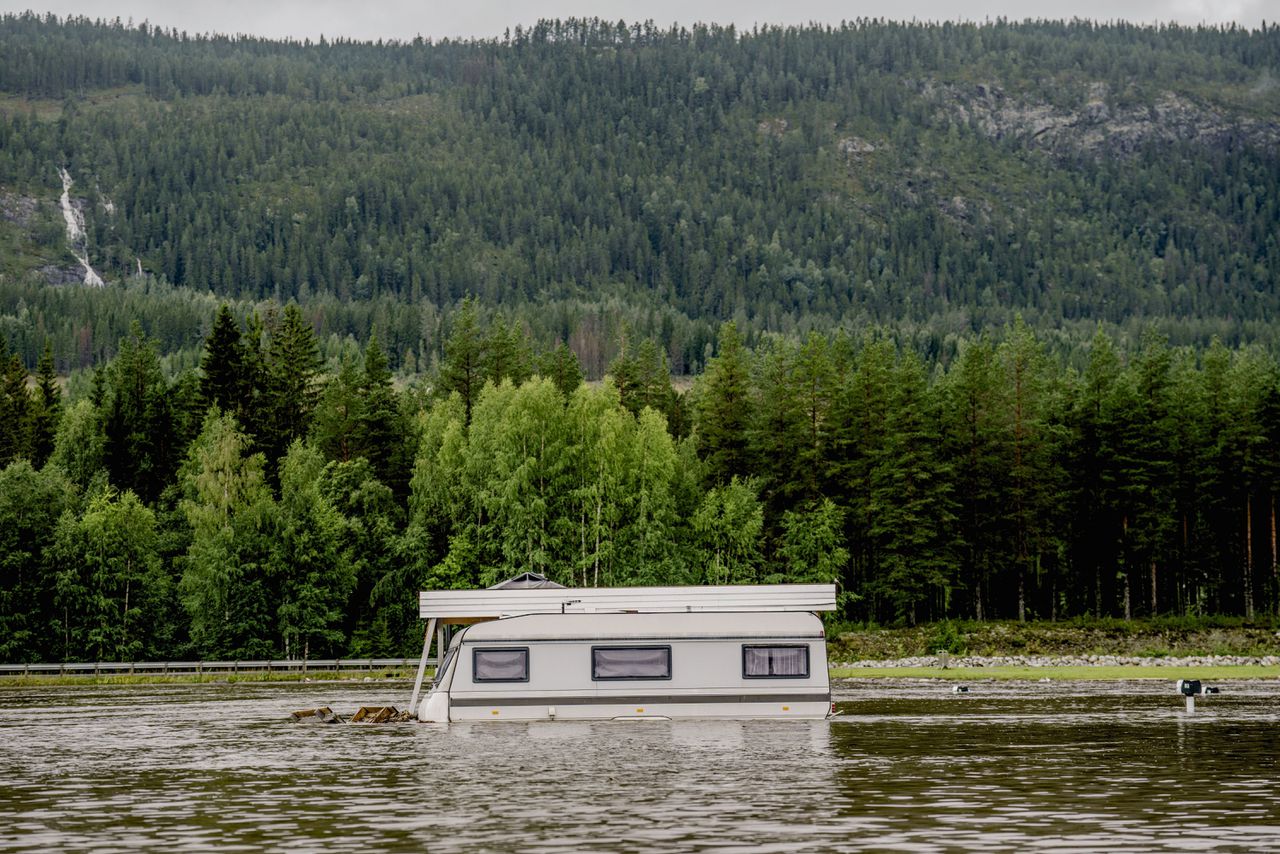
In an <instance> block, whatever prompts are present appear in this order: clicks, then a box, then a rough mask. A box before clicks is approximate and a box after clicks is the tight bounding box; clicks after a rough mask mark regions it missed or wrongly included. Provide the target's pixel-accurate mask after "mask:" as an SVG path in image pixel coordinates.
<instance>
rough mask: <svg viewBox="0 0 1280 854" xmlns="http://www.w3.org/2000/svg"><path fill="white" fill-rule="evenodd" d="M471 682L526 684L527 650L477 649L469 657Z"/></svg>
mask: <svg viewBox="0 0 1280 854" xmlns="http://www.w3.org/2000/svg"><path fill="white" fill-rule="evenodd" d="M471 681H472V682H528V681H529V648H528V647H527V646H526V647H515V648H506V649H477V650H476V651H475V652H474V653H472V657H471Z"/></svg>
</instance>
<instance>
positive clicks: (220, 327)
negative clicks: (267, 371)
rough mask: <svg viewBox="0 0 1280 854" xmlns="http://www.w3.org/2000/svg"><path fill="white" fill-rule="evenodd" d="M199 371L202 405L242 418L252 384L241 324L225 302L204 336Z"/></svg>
mask: <svg viewBox="0 0 1280 854" xmlns="http://www.w3.org/2000/svg"><path fill="white" fill-rule="evenodd" d="M200 374H201V376H200V397H201V399H202V400H203V402H204V405H205V407H206V408H208V407H210V406H217V407H218V408H219V409H221V410H222V411H223V412H227V413H231V414H232V415H235V416H236V418H237V419H240V420H242V419H241V415H242V409H243V407H244V405H245V399H246V396H247V395H248V394H249V393H250V391H251V385H250V382H249V378H248V377H247V376H246V365H245V352H244V344H243V343H242V341H241V334H240V326H239V324H238V323H236V319H235V316H234V315H232V313H231V308H230V307H229V306H227V305H226V304H225V303H224V304H223V305H222V307H221V308H219V309H218V314H217V316H216V317H215V318H214V321H213V329H211V330H210V331H209V337H208V338H206V339H205V342H204V354H203V355H202V356H201V358H200Z"/></svg>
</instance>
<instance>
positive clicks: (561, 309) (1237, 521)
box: [0, 15, 1280, 661]
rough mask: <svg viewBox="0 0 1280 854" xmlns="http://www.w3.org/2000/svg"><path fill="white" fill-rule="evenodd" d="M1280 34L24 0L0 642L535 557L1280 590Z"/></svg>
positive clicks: (229, 619) (203, 629) (861, 592)
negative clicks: (453, 36) (86, 273)
mask: <svg viewBox="0 0 1280 854" xmlns="http://www.w3.org/2000/svg"><path fill="white" fill-rule="evenodd" d="M1277 74H1280V36H1277V34H1276V33H1275V31H1274V30H1271V29H1263V30H1260V31H1246V30H1240V29H1226V30H1222V29H1186V28H1178V27H1166V28H1145V27H1132V26H1127V25H1123V24H1116V25H1108V26H1099V25H1094V24H1090V23H1087V22H1074V23H1070V24H1067V23H1053V22H1037V23H1022V24H1013V23H1007V22H1004V21H998V22H995V23H991V24H986V25H951V24H945V25H916V24H892V23H885V22H878V21H860V22H856V23H851V24H848V25H844V26H840V27H816V26H815V27H808V28H798V29H797V28H785V29H784V28H761V29H756V30H753V31H750V32H742V31H735V30H734V29H733V28H722V27H714V26H706V27H702V26H699V27H695V28H692V29H688V30H686V29H678V28H676V29H670V28H659V27H655V26H654V25H652V24H625V23H616V24H615V23H609V22H603V21H598V20H570V21H551V22H543V23H540V24H538V25H537V26H535V27H532V28H530V29H527V30H525V29H516V30H515V31H513V32H510V33H507V34H505V35H504V36H503V37H501V38H497V39H492V40H479V41H467V42H440V43H432V42H429V41H424V40H421V39H418V40H413V41H408V42H395V43H386V44H363V43H353V42H346V41H341V40H338V41H333V42H330V41H322V42H320V43H318V44H314V43H296V42H274V41H265V40H259V39H254V38H248V37H235V38H232V37H220V36H200V35H188V34H185V33H178V32H169V31H163V30H158V29H155V28H152V27H150V26H148V25H145V24H144V25H138V26H133V25H126V24H121V23H120V22H90V21H87V20H83V19H69V20H58V19H55V18H41V17H36V16H31V15H26V16H6V17H3V18H0V660H6V661H22V660H48V659H55V660H57V659H61V660H74V659H84V658H92V659H103V660H137V659H148V658H168V657H188V656H191V657H196V656H205V657H217V658H222V657H238V658H255V657H268V656H281V655H288V656H296V657H301V656H312V657H320V656H325V655H331V654H341V655H352V654H392V653H397V652H406V653H408V652H411V651H412V650H413V647H414V646H415V644H417V643H420V635H418V634H417V632H418V631H419V630H418V629H417V628H416V623H415V610H414V605H415V593H416V591H417V590H419V589H423V588H424V587H436V588H448V587H473V586H478V585H484V584H489V583H493V582H494V581H497V580H501V579H502V578H505V577H507V576H508V575H512V574H515V573H517V572H521V571H526V570H532V571H537V572H542V573H545V574H547V575H549V576H550V577H552V578H554V579H555V580H558V581H561V582H563V583H567V584H578V585H596V584H599V585H626V584H646V583H666V584H679V583H690V584H698V583H750V582H773V581H836V582H838V583H839V585H840V590H841V597H840V602H841V605H840V608H841V610H840V613H839V614H838V615H837V619H838V620H840V621H844V622H876V623H901V624H913V623H918V622H926V621H931V620H938V619H944V618H955V617H964V618H972V619H978V620H988V619H1031V618H1041V619H1065V618H1073V617H1082V616H1099V617H1105V616H1112V617H1123V618H1129V617H1136V616H1150V615H1209V614H1227V615H1238V616H1243V617H1247V618H1254V617H1260V616H1262V615H1275V614H1277V612H1278V611H1280V575H1278V574H1277V521H1276V491H1277V483H1278V481H1280V365H1278V364H1277V360H1276V352H1277V350H1278V349H1280V334H1278V333H1277V328H1278V327H1277V324H1276V319H1277V310H1278V309H1280V208H1277V204H1280V201H1278V200H1280V155H1278V154H1277V151H1280V80H1277V79H1276V75H1277ZM64 169H65V170H66V175H67V177H68V178H69V179H70V180H71V181H72V187H71V189H70V190H69V191H68V204H69V205H71V207H72V209H73V210H74V211H75V212H77V213H78V215H79V216H80V217H82V218H83V220H84V223H85V231H86V236H85V237H84V239H83V245H80V246H77V247H69V246H68V243H67V233H66V227H65V223H64V215H63V211H62V210H60V209H59V194H60V193H61V192H63V186H64V185H63V178H62V177H61V175H62V173H61V170H64ZM73 248H74V249H75V251H76V252H77V254H83V255H85V256H86V257H87V258H88V260H89V261H90V262H91V263H92V264H93V266H94V267H95V269H97V270H98V271H99V272H100V273H101V274H102V275H103V278H104V279H105V280H106V284H105V286H103V287H90V286H88V285H84V284H81V283H80V280H81V278H82V276H83V274H82V272H81V271H79V270H78V269H77V267H76V265H77V261H76V259H75V258H74V257H73V255H72V254H71V253H72V249H73ZM673 374H674V375H677V376H679V377H680V380H679V381H678V382H676V383H675V384H674V385H673V379H672V378H673ZM68 375H70V377H69V379H68ZM690 375H692V376H691V377H690Z"/></svg>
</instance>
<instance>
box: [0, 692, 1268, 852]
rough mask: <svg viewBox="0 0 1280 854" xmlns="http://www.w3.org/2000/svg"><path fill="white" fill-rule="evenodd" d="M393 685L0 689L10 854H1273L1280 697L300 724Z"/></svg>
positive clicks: (848, 697)
mask: <svg viewBox="0 0 1280 854" xmlns="http://www.w3.org/2000/svg"><path fill="white" fill-rule="evenodd" d="M407 694H408V688H407V686H402V685H387V684H381V683H370V684H357V685H344V686H332V685H306V686H263V685H249V686H246V685H222V686H212V685H205V686H148V687H136V686H133V687H127V688H126V687H120V688H48V689H9V690H6V691H4V692H0V768H3V769H4V771H5V781H6V784H7V785H6V786H5V787H3V788H0V849H5V850H33V849H60V850H71V851H76V850H89V849H92V850H94V851H114V850H125V849H130V850H132V849H136V848H159V847H165V848H172V849H176V850H205V849H209V848H215V847H216V848H218V849H220V850H236V849H244V850H258V849H262V848H285V847H288V848H301V849H306V850H316V849H319V848H328V847H341V848H344V849H345V848H351V847H355V846H357V845H369V846H374V847H377V848H380V849H387V850H421V849H423V848H429V849H431V850H433V851H448V850H463V849H468V850H471V849H477V848H478V849H511V848H518V849H520V850H527V851H570V850H572V851H578V850H582V849H584V848H587V849H593V850H612V851H649V850H653V849H655V848H658V849H672V848H680V849H697V850H705V851H720V852H732V851H761V850H764V851H768V850H779V851H782V850H787V851H791V850H796V849H811V850H818V849H822V850H847V851H853V850H886V849H899V850H916V851H934V850H944V849H971V848H982V849H986V850H1022V849H1026V848H1028V847H1031V846H1033V845H1034V846H1036V847H1038V848H1071V849H1073V850H1101V849H1110V850H1123V849H1130V850H1144V851H1147V850H1153V849H1175V848H1176V849H1185V848H1188V847H1191V848H1196V849H1199V850H1267V849H1270V850H1276V849H1280V791H1278V790H1277V787H1276V785H1275V782H1274V781H1275V780H1276V779H1277V778H1278V777H1280V768H1277V762H1278V761H1280V760H1278V758H1277V757H1278V755H1280V735H1277V732H1278V728H1277V723H1280V683H1276V682H1274V681H1272V682H1263V681H1257V682H1242V683H1233V684H1232V685H1231V686H1230V688H1229V689H1228V691H1227V693H1224V694H1222V695H1219V696H1218V697H1215V698H1212V699H1211V700H1208V701H1206V702H1203V703H1202V704H1201V705H1200V708H1199V710H1198V712H1197V714H1196V715H1195V716H1194V717H1190V718H1189V717H1187V716H1186V715H1185V714H1184V713H1183V712H1182V701H1181V698H1179V697H1177V696H1175V695H1173V694H1172V690H1171V685H1165V684H1160V685H1153V684H1150V683H1120V684H1107V685H1092V684H1086V683H1079V684H1074V685H1065V686H1064V685H1041V684H1035V683H1031V684H1026V683H1022V684H1016V685H998V684H996V683H983V684H979V685H976V686H975V687H974V690H973V691H972V692H971V693H969V694H967V695H953V694H951V693H949V686H947V685H942V684H939V683H927V682H918V683H915V682H897V683H885V682H874V683H868V682H849V683H843V684H841V685H840V686H838V693H837V696H838V697H839V698H840V699H841V703H840V708H841V711H842V712H843V713H844V714H843V716H842V717H840V718H837V719H836V720H834V721H831V722H809V723H800V722H768V721H756V722H732V721H674V722H646V723H620V724H610V723H581V722H564V723H529V724H521V723H502V724H490V723H483V724H463V725H454V726H436V725H416V724H401V725H386V726H370V727H361V726H326V725H321V724H293V723H290V722H289V721H288V720H287V716H288V713H289V712H290V711H292V710H293V709H298V708H307V707H311V706H316V705H330V706H331V707H333V708H335V709H339V710H346V711H351V710H354V709H355V708H356V707H357V706H359V705H362V704H378V703H387V704H403V703H404V702H405V698H406V696H407Z"/></svg>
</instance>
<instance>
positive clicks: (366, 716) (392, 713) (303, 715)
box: [289, 706, 413, 724]
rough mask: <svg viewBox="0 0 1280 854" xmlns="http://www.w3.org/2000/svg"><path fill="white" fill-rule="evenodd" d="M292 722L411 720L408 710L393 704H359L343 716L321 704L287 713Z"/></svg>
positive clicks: (397, 721)
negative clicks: (317, 706) (401, 709)
mask: <svg viewBox="0 0 1280 854" xmlns="http://www.w3.org/2000/svg"><path fill="white" fill-rule="evenodd" d="M289 719H290V720H291V721H293V722H294V723H322V724H392V723H401V722H403V721H411V720H413V716H412V715H410V714H409V713H408V712H402V711H400V710H399V709H397V708H396V707H395V706H361V707H360V708H359V709H357V710H356V713H355V714H354V715H350V716H349V717H343V716H342V715H339V714H337V713H336V712H334V711H333V709H330V708H329V707H328V706H321V707H320V708H318V709H303V710H301V711H297V712H294V713H293V714H291V715H289Z"/></svg>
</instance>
